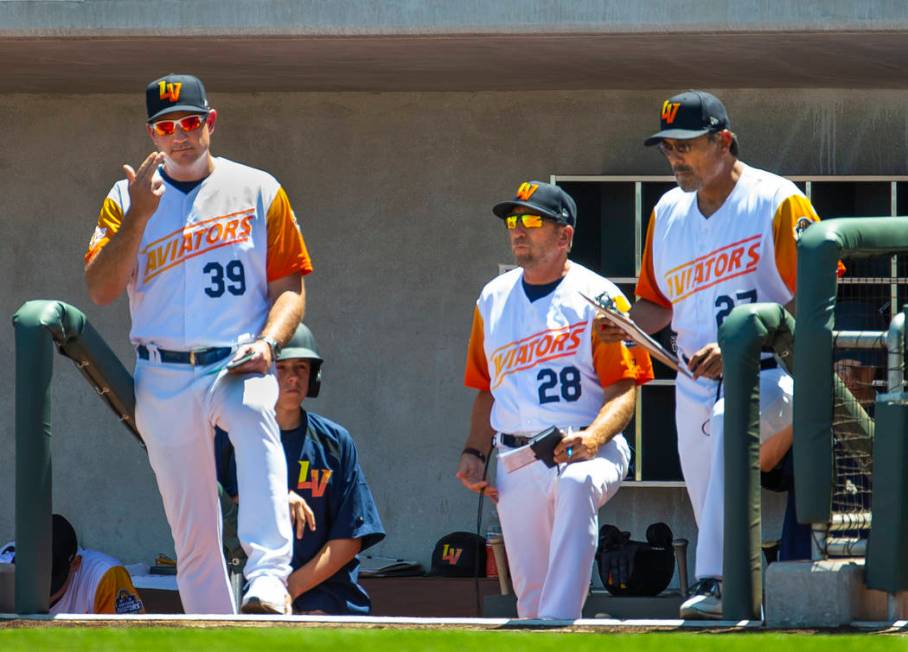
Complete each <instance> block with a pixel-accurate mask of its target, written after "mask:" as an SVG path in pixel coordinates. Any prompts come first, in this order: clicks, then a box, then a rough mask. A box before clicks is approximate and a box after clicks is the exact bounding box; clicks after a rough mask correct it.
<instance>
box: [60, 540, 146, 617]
mask: <svg viewBox="0 0 908 652" xmlns="http://www.w3.org/2000/svg"><path fill="white" fill-rule="evenodd" d="M79 556H80V557H81V558H82V563H81V564H80V566H79V568H77V569H76V570H75V571H74V572H73V573H72V577H70V579H69V586H68V587H67V588H66V592H65V593H64V594H63V596H62V597H61V598H60V599H59V600H58V601H57V603H56V604H54V605H53V606H52V607H51V608H50V613H52V614H137V613H145V606H144V605H143V604H142V599H141V598H140V597H139V593H138V592H137V591H136V589H135V587H134V586H133V585H132V580H131V579H130V577H129V573H128V572H126V569H125V568H123V566H122V565H121V564H120V562H119V561H117V560H116V559H114V558H113V557H110V556H108V555H105V554H104V553H103V552H98V551H97V550H85V549H80V550H79Z"/></svg>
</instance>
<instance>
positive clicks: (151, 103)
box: [145, 73, 211, 122]
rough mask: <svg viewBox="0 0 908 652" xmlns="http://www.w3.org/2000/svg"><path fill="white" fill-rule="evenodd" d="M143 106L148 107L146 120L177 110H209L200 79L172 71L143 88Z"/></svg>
mask: <svg viewBox="0 0 908 652" xmlns="http://www.w3.org/2000/svg"><path fill="white" fill-rule="evenodd" d="M145 107H146V108H147V109H148V122H154V121H155V120H157V119H158V118H160V117H161V116H162V115H166V114H168V113H175V112H177V111H190V112H193V113H208V112H209V111H210V110H211V107H209V106H208V95H207V94H206V93H205V86H204V85H203V84H202V80H201V79H199V78H198V77H193V76H192V75H175V74H173V73H171V74H169V75H167V76H165V77H161V78H160V79H155V80H154V81H153V82H151V83H149V84H148V86H147V87H146V88H145Z"/></svg>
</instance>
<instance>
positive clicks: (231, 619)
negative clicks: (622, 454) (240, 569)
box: [0, 614, 763, 630]
mask: <svg viewBox="0 0 908 652" xmlns="http://www.w3.org/2000/svg"><path fill="white" fill-rule="evenodd" d="M0 620H35V621H43V622H47V621H51V622H61V623H62V622H65V623H68V624H75V623H79V622H84V623H92V624H97V623H101V622H111V623H118V624H124V623H136V624H140V623H143V622H147V623H169V622H172V623H174V624H177V623H185V624H191V623H237V624H262V623H274V624H282V623H284V624H298V625H299V624H334V625H372V626H376V625H377V626H386V627H395V626H397V627H421V626H439V625H454V626H462V627H476V628H484V629H566V628H579V627H582V628H584V629H596V628H598V627H602V628H610V629H611V628H615V627H626V628H628V629H636V628H641V629H652V628H654V627H659V628H665V629H725V630H728V629H741V630H744V629H761V628H763V623H762V622H761V621H759V620H741V621H733V620H654V619H646V620H616V619H613V618H581V619H579V620H518V619H512V618H407V617H400V616H277V615H275V616H264V615H254V616H251V615H235V616H230V615H226V616H225V615H210V614H200V615H184V614H140V615H131V616H116V615H107V614H103V615H94V614H86V615H83V614H80V615H76V614H63V615H57V616H52V615H49V614H27V615H22V616H19V615H16V614H0Z"/></svg>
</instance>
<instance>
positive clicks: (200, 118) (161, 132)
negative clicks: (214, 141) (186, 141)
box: [151, 113, 208, 136]
mask: <svg viewBox="0 0 908 652" xmlns="http://www.w3.org/2000/svg"><path fill="white" fill-rule="evenodd" d="M207 119H208V115H207V114H198V113H193V114H192V115H187V116H184V117H182V118H179V119H177V120H158V121H157V122H153V123H152V124H151V126H152V127H153V128H154V132H155V133H156V134H157V135H158V136H172V135H173V134H174V133H175V132H176V130H177V125H180V129H182V130H183V131H195V130H196V129H199V128H200V127H201V126H202V125H203V124H205V120H207Z"/></svg>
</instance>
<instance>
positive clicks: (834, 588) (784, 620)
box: [765, 559, 908, 627]
mask: <svg viewBox="0 0 908 652" xmlns="http://www.w3.org/2000/svg"><path fill="white" fill-rule="evenodd" d="M765 586H766V608H765V615H766V625H767V626H768V627H840V626H842V625H849V624H851V623H852V622H854V621H877V622H883V621H888V620H890V617H889V609H888V595H887V594H886V593H884V592H882V591H874V590H871V589H868V588H867V587H866V586H864V560H863V559H834V560H826V561H791V562H776V563H774V564H770V565H769V566H768V568H767V569H766V581H765ZM906 608H908V600H906V599H905V596H902V597H901V604H900V605H899V609H897V611H898V612H900V613H901V614H904V613H906V611H905V610H906ZM895 617H897V618H898V617H900V614H899V613H896V614H895Z"/></svg>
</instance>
